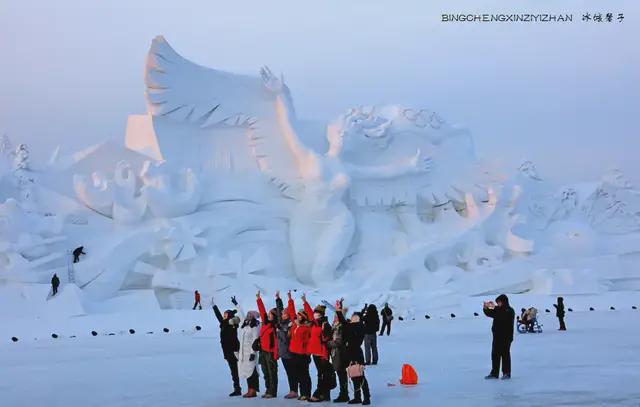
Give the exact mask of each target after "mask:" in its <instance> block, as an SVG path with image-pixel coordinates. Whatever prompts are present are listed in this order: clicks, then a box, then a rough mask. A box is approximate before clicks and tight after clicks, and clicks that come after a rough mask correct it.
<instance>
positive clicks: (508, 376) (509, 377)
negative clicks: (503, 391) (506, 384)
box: [502, 374, 511, 380]
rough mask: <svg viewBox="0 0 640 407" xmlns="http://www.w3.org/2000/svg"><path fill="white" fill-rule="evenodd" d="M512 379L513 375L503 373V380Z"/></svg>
mask: <svg viewBox="0 0 640 407" xmlns="http://www.w3.org/2000/svg"><path fill="white" fill-rule="evenodd" d="M509 379H511V375H510V374H503V375H502V380H509Z"/></svg>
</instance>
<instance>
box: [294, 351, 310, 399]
mask: <svg viewBox="0 0 640 407" xmlns="http://www.w3.org/2000/svg"><path fill="white" fill-rule="evenodd" d="M291 360H292V361H293V366H294V370H295V378H296V381H297V383H298V387H299V388H300V395H301V396H306V397H311V376H310V375H309V364H310V363H311V358H310V357H309V355H298V354H297V353H294V354H293V357H292V358H291Z"/></svg>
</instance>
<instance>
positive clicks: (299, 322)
mask: <svg viewBox="0 0 640 407" xmlns="http://www.w3.org/2000/svg"><path fill="white" fill-rule="evenodd" d="M288 296H289V301H288V304H287V312H288V313H289V319H291V320H292V322H291V328H290V330H289V332H290V335H291V340H290V341H289V351H290V352H291V355H292V360H293V366H294V371H295V378H296V381H297V384H298V387H299V388H300V397H298V400H309V399H310V398H311V376H310V375H309V364H310V363H311V358H310V356H309V352H308V350H307V348H308V345H309V337H310V336H311V324H310V323H309V315H308V314H307V313H306V311H305V310H304V309H301V310H300V311H298V312H297V313H296V307H295V304H294V302H293V298H291V292H289V293H288Z"/></svg>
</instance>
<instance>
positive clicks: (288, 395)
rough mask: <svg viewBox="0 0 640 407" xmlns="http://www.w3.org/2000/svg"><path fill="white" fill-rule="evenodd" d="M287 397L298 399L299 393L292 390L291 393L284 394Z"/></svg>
mask: <svg viewBox="0 0 640 407" xmlns="http://www.w3.org/2000/svg"><path fill="white" fill-rule="evenodd" d="M284 398H285V399H297V398H298V393H296V392H295V391H290V392H289V393H287V394H286V395H285V396H284Z"/></svg>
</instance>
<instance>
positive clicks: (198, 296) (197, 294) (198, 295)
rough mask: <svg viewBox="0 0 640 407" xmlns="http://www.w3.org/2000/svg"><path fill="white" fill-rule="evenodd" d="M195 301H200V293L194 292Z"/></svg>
mask: <svg viewBox="0 0 640 407" xmlns="http://www.w3.org/2000/svg"><path fill="white" fill-rule="evenodd" d="M196 302H200V293H196Z"/></svg>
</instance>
